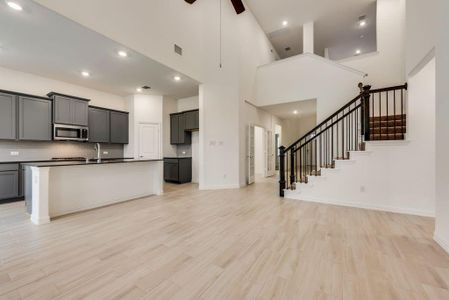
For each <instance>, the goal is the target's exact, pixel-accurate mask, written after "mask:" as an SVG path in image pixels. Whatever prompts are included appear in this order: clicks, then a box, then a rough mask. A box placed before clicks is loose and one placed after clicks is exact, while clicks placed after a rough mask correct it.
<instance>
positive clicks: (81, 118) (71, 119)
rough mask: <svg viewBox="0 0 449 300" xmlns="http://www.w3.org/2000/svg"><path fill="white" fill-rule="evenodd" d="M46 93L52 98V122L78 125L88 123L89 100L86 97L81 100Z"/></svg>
mask: <svg viewBox="0 0 449 300" xmlns="http://www.w3.org/2000/svg"><path fill="white" fill-rule="evenodd" d="M48 95H49V96H50V97H52V98H53V105H54V109H53V119H54V123H56V124H67V125H79V126H87V125H88V119H89V117H88V115H89V102H88V100H87V99H86V100H81V99H76V98H70V96H63V95H59V94H54V93H50V94H48Z"/></svg>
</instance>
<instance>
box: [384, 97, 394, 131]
mask: <svg viewBox="0 0 449 300" xmlns="http://www.w3.org/2000/svg"><path fill="white" fill-rule="evenodd" d="M385 103H386V105H387V136H389V135H388V134H389V133H390V116H389V115H388V91H387V92H386V100H385ZM395 136H396V133H395Z"/></svg>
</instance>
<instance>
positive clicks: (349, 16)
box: [246, 0, 376, 59]
mask: <svg viewBox="0 0 449 300" xmlns="http://www.w3.org/2000/svg"><path fill="white" fill-rule="evenodd" d="M246 3H247V5H248V6H249V8H250V9H251V11H252V12H253V13H254V15H255V16H256V18H257V20H258V21H259V23H260V25H261V26H262V28H263V30H264V31H265V33H266V34H267V35H268V37H269V38H270V40H271V42H272V43H273V46H274V47H275V48H276V50H277V51H278V53H279V55H280V56H281V57H282V58H285V57H288V56H292V55H296V54H299V53H302V25H303V24H304V23H307V22H311V21H314V22H315V53H316V54H319V55H323V54H324V48H332V47H340V44H348V41H351V43H349V44H351V45H350V47H352V48H350V49H349V47H348V50H345V49H339V50H338V53H337V54H335V55H336V57H335V59H341V58H343V57H342V56H347V55H350V54H352V53H353V51H354V49H353V48H354V45H353V44H355V45H360V46H359V48H361V49H365V48H366V49H367V50H366V51H371V50H372V49H371V48H372V43H373V41H374V44H375V40H376V33H375V32H376V30H375V25H376V0H276V1H273V0H246ZM363 15H366V16H367V25H366V26H365V27H364V28H359V26H358V23H357V21H358V19H359V17H360V16H363ZM284 20H286V21H288V26H285V27H284V26H283V24H282V22H283V21H284ZM361 36H363V37H362V38H361ZM370 45H371V46H370ZM287 47H290V48H291V50H290V51H285V48H287ZM362 51H363V50H362Z"/></svg>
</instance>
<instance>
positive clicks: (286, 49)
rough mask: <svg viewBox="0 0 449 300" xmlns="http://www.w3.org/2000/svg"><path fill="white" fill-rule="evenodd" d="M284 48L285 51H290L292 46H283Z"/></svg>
mask: <svg viewBox="0 0 449 300" xmlns="http://www.w3.org/2000/svg"><path fill="white" fill-rule="evenodd" d="M284 50H285V51H290V50H292V48H290V47H287V48H285V49H284Z"/></svg>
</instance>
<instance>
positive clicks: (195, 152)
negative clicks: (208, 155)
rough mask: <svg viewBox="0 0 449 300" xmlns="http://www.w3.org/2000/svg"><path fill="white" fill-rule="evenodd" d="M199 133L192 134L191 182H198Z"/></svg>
mask: <svg viewBox="0 0 449 300" xmlns="http://www.w3.org/2000/svg"><path fill="white" fill-rule="evenodd" d="M199 147H200V133H199V132H198V131H194V132H192V182H193V183H199V181H200V149H199Z"/></svg>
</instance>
